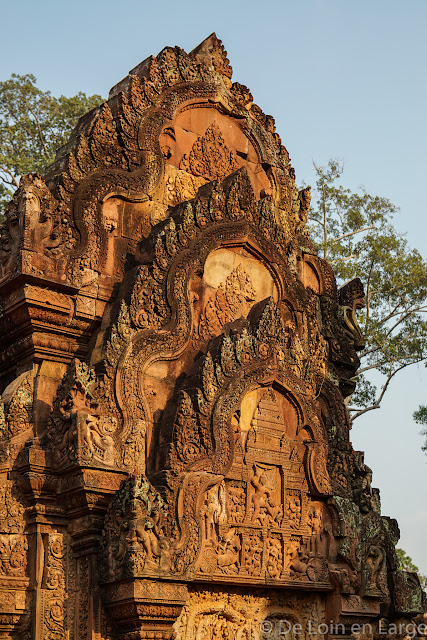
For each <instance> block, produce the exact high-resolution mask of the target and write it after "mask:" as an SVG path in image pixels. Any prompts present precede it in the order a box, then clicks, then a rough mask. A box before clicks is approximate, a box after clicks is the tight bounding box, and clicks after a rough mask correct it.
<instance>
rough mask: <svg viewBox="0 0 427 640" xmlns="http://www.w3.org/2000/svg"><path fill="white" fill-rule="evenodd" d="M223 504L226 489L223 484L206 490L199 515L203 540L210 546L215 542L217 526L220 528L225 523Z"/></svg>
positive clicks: (225, 513) (225, 514) (225, 516)
mask: <svg viewBox="0 0 427 640" xmlns="http://www.w3.org/2000/svg"><path fill="white" fill-rule="evenodd" d="M225 502H226V489H225V484H224V482H221V484H220V485H217V486H214V487H212V488H211V489H209V490H208V492H207V494H206V498H205V501H204V503H203V506H202V510H201V515H202V516H203V518H204V537H205V540H206V541H207V542H210V543H212V544H214V543H215V542H216V541H217V529H216V527H217V525H219V526H221V525H223V524H225V523H226V521H227V512H226V507H225Z"/></svg>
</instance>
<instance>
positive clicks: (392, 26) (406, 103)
mask: <svg viewBox="0 0 427 640" xmlns="http://www.w3.org/2000/svg"><path fill="white" fill-rule="evenodd" d="M1 15H2V18H3V29H2V38H1V41H0V48H1V55H0V60H1V63H0V64H1V67H0V69H1V74H0V79H6V78H8V77H9V76H10V74H11V73H19V74H24V73H33V74H34V75H35V76H36V77H37V78H38V81H39V85H40V87H41V88H42V89H50V90H51V91H52V93H54V94H56V95H59V94H61V93H63V94H65V95H72V94H74V93H76V92H77V91H85V92H86V93H100V94H101V95H103V96H104V97H106V96H107V94H108V91H109V89H110V87H112V86H113V85H114V84H116V83H117V82H118V80H120V79H121V78H123V77H124V76H125V75H126V74H127V72H128V71H129V70H130V69H132V68H133V67H134V66H135V65H136V64H137V63H138V62H140V61H141V60H143V59H144V58H146V57H147V56H148V55H150V54H157V53H158V52H159V51H160V50H161V49H162V48H163V47H164V46H166V45H179V46H181V47H183V48H184V49H185V50H187V51H189V50H191V49H192V48H193V47H194V46H196V45H197V44H198V43H199V42H200V41H201V40H203V39H204V38H205V37H206V36H207V35H209V34H210V33H211V32H212V31H215V32H216V34H217V35H218V37H220V38H221V39H222V40H223V42H224V44H225V47H226V49H227V51H228V54H229V58H230V61H231V64H232V66H233V68H234V79H235V80H238V81H239V82H241V83H243V84H246V85H248V86H249V88H250V89H251V91H252V93H253V95H254V98H255V101H256V102H257V103H258V104H259V105H260V106H261V107H262V108H263V110H264V111H265V112H266V113H271V114H272V115H273V116H274V117H275V119H276V124H277V129H278V131H279V133H280V135H281V136H282V140H283V143H284V144H285V146H286V147H287V149H288V151H289V153H290V155H291V158H292V162H293V165H294V167H295V170H296V175H297V180H298V181H299V182H300V183H301V182H303V181H304V182H305V183H307V184H310V182H311V181H313V171H312V164H311V163H312V160H313V159H314V160H316V162H318V163H326V162H327V160H328V158H330V157H339V158H342V159H343V160H344V162H345V173H344V181H345V183H346V184H347V186H349V187H350V188H357V187H358V186H359V185H364V186H365V187H366V188H367V189H368V191H370V192H371V193H374V194H377V195H382V196H385V197H388V198H389V199H390V200H391V201H392V202H394V203H395V204H396V205H398V206H399V207H400V209H401V212H400V214H398V216H397V220H396V224H397V226H398V228H399V229H400V230H401V231H404V232H407V237H408V240H409V242H410V243H411V244H412V245H413V246H416V247H417V248H418V249H419V250H420V251H421V253H422V254H423V255H424V256H425V257H427V235H426V226H427V223H426V218H427V215H426V214H427V212H426V201H427V179H426V177H427V156H426V144H427V118H426V104H427V82H426V77H427V38H426V33H427V2H426V0H407V2H401V1H397V0H353V1H352V2H351V1H348V0H347V1H343V0H300V1H299V2H298V1H297V0H292V1H290V0H278V1H277V0H270V2H259V1H258V2H256V3H255V2H250V1H247V2H240V1H233V0H228V2H225V1H224V0H215V2H202V1H200V0H198V1H197V2H196V1H191V0H187V1H186V0H183V1H182V2H178V1H176V0H175V1H174V2H170V1H169V0H162V1H161V2H157V3H156V2H153V0H150V2H146V1H140V2H136V1H130V0H122V1H121V2H112V1H110V0H103V1H100V0H86V1H83V0H74V1H73V2H61V1H60V0H55V1H53V0H39V1H38V2H34V1H31V2H30V1H28V0H21V1H20V2H19V3H18V5H13V4H12V3H11V2H9V1H8V2H5V1H3V2H2V7H1ZM426 373H427V372H426V371H425V370H424V368H422V367H421V368H420V369H413V370H412V371H407V372H405V374H404V375H401V377H400V378H399V379H397V380H396V382H395V383H394V384H393V385H392V387H391V390H390V392H389V395H388V398H387V400H386V402H385V405H384V408H382V409H381V410H379V411H376V412H371V413H370V414H367V415H366V416H365V417H363V418H362V419H361V420H358V421H357V422H356V423H355V426H354V428H353V431H352V440H353V444H354V446H355V447H356V448H358V449H362V450H365V451H366V461H367V463H368V464H369V465H370V466H372V468H373V470H374V485H376V486H378V487H379V488H380V489H381V496H382V502H383V513H384V514H386V515H391V516H393V517H396V518H397V519H398V520H399V523H400V526H401V531H402V539H401V543H400V544H401V546H402V547H404V548H405V549H406V551H407V552H408V553H409V554H410V555H412V556H413V558H414V560H415V562H416V563H417V564H419V566H420V568H421V569H422V571H423V572H424V573H426V574H427V545H426V544H425V532H426V530H427V503H426V500H425V497H424V494H425V487H426V485H427V465H426V460H427V459H426V457H425V456H424V455H423V454H422V453H421V451H420V446H421V443H422V438H421V437H420V436H419V434H418V427H417V425H415V424H414V423H413V422H412V418H411V415H412V411H413V409H415V408H416V407H417V406H418V404H420V403H422V402H424V403H427V389H426V380H427V375H426Z"/></svg>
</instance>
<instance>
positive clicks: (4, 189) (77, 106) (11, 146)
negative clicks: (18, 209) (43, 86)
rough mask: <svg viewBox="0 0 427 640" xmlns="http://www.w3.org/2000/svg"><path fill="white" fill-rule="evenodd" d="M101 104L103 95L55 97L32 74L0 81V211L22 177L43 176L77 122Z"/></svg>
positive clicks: (81, 94)
mask: <svg viewBox="0 0 427 640" xmlns="http://www.w3.org/2000/svg"><path fill="white" fill-rule="evenodd" d="M101 102H102V98H101V96H98V95H93V96H86V95H85V94H84V93H78V94H77V95H76V96H73V97H71V98H66V97H65V96H60V97H59V98H55V97H54V96H52V95H51V93H50V91H41V90H40V89H39V88H38V87H37V86H36V78H35V77H34V76H33V75H31V74H27V75H25V76H19V75H15V74H12V76H11V78H10V79H9V80H6V81H4V82H0V212H1V211H4V206H5V203H6V202H8V200H9V199H10V197H11V196H12V194H13V192H14V190H15V189H16V187H17V186H18V183H19V179H20V176H21V175H23V174H24V173H27V172H29V171H40V172H41V173H43V171H44V170H45V169H46V167H47V166H48V165H49V164H50V163H51V162H53V160H54V158H55V152H56V150H57V149H58V148H59V147H61V146H62V145H64V144H65V142H67V140H68V138H69V136H70V133H71V132H72V130H73V129H74V127H75V125H76V124H77V121H78V119H79V118H80V117H81V116H82V115H83V114H85V113H86V112H87V111H90V110H91V109H93V108H94V107H96V106H98V105H99V104H100V103H101Z"/></svg>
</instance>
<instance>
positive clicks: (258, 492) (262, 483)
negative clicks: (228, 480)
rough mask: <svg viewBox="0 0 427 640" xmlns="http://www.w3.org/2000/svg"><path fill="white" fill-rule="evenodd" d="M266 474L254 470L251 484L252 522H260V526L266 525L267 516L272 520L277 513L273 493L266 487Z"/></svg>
mask: <svg viewBox="0 0 427 640" xmlns="http://www.w3.org/2000/svg"><path fill="white" fill-rule="evenodd" d="M267 483H268V480H267V474H266V473H264V472H263V471H260V470H258V469H255V471H254V473H253V475H252V478H251V484H252V486H253V487H254V490H255V491H254V492H253V493H252V497H251V502H252V507H253V513H252V522H254V523H256V522H257V520H259V521H260V523H261V524H262V525H264V524H266V522H267V519H268V516H270V518H271V519H272V520H274V519H275V518H276V516H277V513H278V505H276V503H275V501H274V498H273V496H274V491H273V489H271V488H270V487H268V486H267Z"/></svg>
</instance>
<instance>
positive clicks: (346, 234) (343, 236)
mask: <svg viewBox="0 0 427 640" xmlns="http://www.w3.org/2000/svg"><path fill="white" fill-rule="evenodd" d="M369 229H375V227H374V225H373V224H371V226H370V227H363V229H357V231H349V232H348V233H344V234H343V235H342V236H339V237H338V238H333V239H332V242H339V241H340V240H343V239H344V238H349V237H350V236H355V235H356V234H357V233H362V232H363V231H369Z"/></svg>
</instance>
